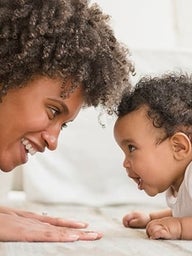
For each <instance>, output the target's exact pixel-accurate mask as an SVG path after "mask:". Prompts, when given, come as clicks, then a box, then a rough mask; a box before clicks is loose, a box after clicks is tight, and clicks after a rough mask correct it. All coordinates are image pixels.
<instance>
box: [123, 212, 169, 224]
mask: <svg viewBox="0 0 192 256" xmlns="http://www.w3.org/2000/svg"><path fill="white" fill-rule="evenodd" d="M168 216H172V213H171V210H170V209H165V210H161V211H156V212H152V213H150V214H146V213H142V212H136V211H135V212H131V213H129V214H127V215H125V216H124V217H123V225H124V226H125V227H131V228H145V227H146V226H147V224H148V223H149V222H150V221H152V220H154V219H161V218H164V217H168Z"/></svg>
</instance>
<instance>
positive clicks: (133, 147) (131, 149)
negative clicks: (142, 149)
mask: <svg viewBox="0 0 192 256" xmlns="http://www.w3.org/2000/svg"><path fill="white" fill-rule="evenodd" d="M135 149H136V148H135V146H133V145H128V150H129V152H133V151H134V150H135Z"/></svg>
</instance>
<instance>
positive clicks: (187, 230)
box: [146, 217, 192, 240]
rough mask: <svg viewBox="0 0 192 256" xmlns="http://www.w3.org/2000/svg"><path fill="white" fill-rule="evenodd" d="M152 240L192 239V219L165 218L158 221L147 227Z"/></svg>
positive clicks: (150, 223)
mask: <svg viewBox="0 0 192 256" xmlns="http://www.w3.org/2000/svg"><path fill="white" fill-rule="evenodd" d="M146 232H147V235H148V236H149V238H151V239H160V238H161V239H183V240H191V239H192V217H181V218H176V217H165V218H162V219H156V220H153V221H151V222H149V224H148V225H147V227H146Z"/></svg>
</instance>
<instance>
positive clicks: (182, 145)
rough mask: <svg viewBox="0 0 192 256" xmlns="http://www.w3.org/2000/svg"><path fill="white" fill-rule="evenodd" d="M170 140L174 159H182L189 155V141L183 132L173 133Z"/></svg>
mask: <svg viewBox="0 0 192 256" xmlns="http://www.w3.org/2000/svg"><path fill="white" fill-rule="evenodd" d="M170 141H171V145H172V149H173V154H174V157H175V159H177V160H183V159H186V158H187V157H189V156H191V150H192V148H191V141H190V139H189V137H188V136H187V135H186V134H185V133H183V132H177V133H175V134H174V135H173V136H172V137H171V139H170Z"/></svg>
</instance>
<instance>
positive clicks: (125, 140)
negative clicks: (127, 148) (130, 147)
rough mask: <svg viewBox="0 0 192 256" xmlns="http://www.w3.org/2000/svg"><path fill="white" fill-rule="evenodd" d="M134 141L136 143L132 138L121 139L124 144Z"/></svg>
mask: <svg viewBox="0 0 192 256" xmlns="http://www.w3.org/2000/svg"><path fill="white" fill-rule="evenodd" d="M133 143H134V141H133V140H132V139H129V138H127V139H123V140H122V141H121V144H122V145H127V144H133Z"/></svg>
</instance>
